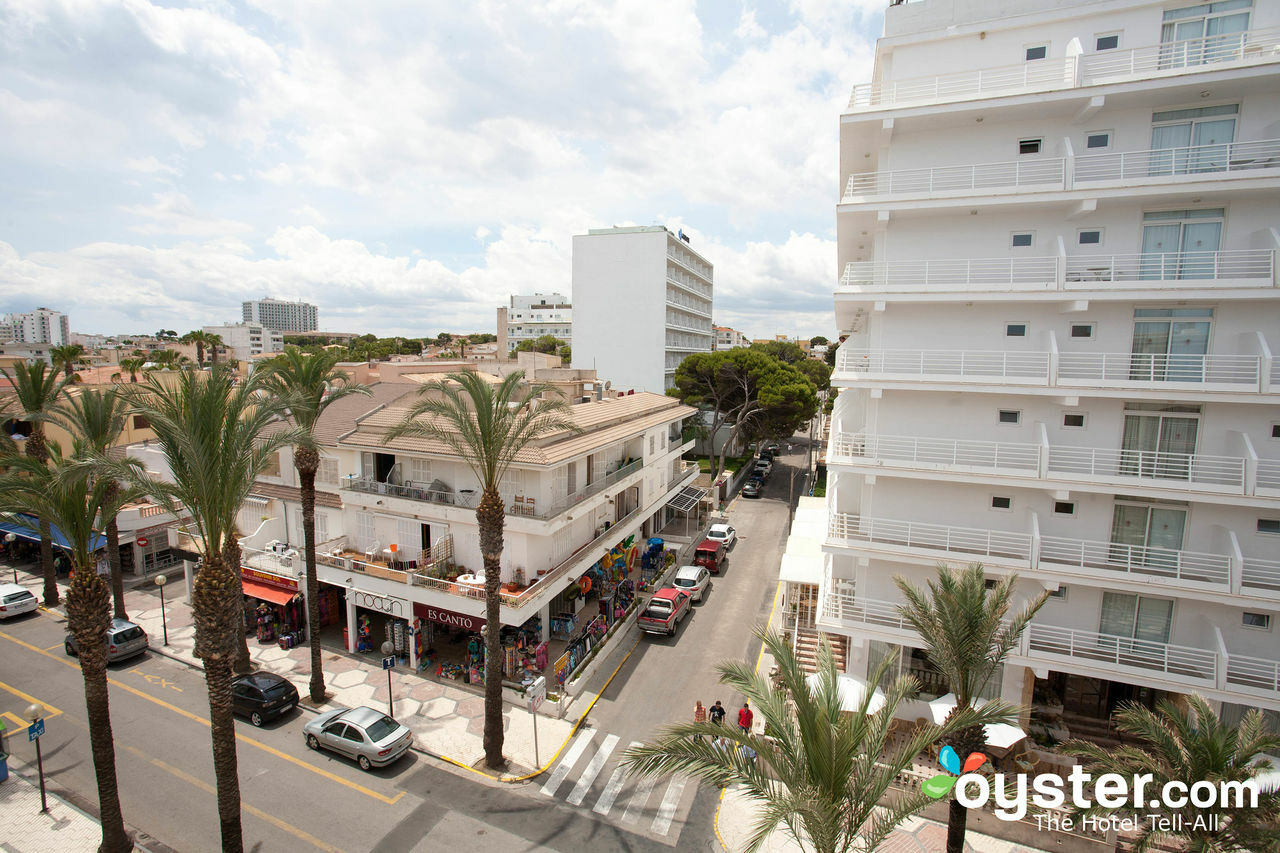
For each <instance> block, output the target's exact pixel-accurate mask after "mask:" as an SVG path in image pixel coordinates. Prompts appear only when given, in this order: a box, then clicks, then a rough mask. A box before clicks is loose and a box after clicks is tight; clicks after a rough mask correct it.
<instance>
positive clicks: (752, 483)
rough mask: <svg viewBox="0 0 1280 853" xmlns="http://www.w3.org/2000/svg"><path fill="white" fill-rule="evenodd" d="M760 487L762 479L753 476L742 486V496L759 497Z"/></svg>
mask: <svg viewBox="0 0 1280 853" xmlns="http://www.w3.org/2000/svg"><path fill="white" fill-rule="evenodd" d="M760 487H761V481H760V480H757V479H756V478H755V477H752V478H751V479H750V480H748V481H747V484H746V485H745V486H743V487H742V496H743V497H744V498H758V497H760Z"/></svg>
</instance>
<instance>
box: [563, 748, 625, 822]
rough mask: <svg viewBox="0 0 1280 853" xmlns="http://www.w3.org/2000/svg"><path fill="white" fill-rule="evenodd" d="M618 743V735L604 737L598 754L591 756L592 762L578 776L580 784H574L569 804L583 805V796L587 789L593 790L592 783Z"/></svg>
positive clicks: (568, 798) (597, 751)
mask: <svg viewBox="0 0 1280 853" xmlns="http://www.w3.org/2000/svg"><path fill="white" fill-rule="evenodd" d="M617 743H618V736H617V735H609V736H608V737H607V738H605V739H604V743H602V744H600V748H599V749H598V750H596V754H595V755H593V756H591V762H590V763H589V764H587V767H586V769H585V770H583V771H582V775H581V776H579V777H578V784H577V785H574V786H573V790H572V791H571V792H570V793H569V796H568V797H567V798H566V799H567V800H568V802H569V805H572V806H580V805H582V799H583V797H585V796H586V795H587V791H589V790H591V783H592V782H595V781H596V777H597V776H599V775H600V771H601V770H603V769H604V763H605V762H606V761H608V760H609V754H610V753H611V752H613V748H614V746H616V745H617Z"/></svg>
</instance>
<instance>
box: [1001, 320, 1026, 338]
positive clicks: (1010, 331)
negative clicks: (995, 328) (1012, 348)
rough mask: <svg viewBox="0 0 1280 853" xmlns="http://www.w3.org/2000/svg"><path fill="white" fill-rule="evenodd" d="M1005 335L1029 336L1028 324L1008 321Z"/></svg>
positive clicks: (1007, 336)
mask: <svg viewBox="0 0 1280 853" xmlns="http://www.w3.org/2000/svg"><path fill="white" fill-rule="evenodd" d="M1004 336H1005V337H1006V338H1025V337H1026V336H1027V324H1026V323H1006V324H1005V326H1004Z"/></svg>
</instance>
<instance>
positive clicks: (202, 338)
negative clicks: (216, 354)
mask: <svg viewBox="0 0 1280 853" xmlns="http://www.w3.org/2000/svg"><path fill="white" fill-rule="evenodd" d="M178 340H179V341H181V342H182V343H184V344H195V345H196V364H197V365H199V366H200V367H204V348H205V345H207V344H208V343H209V334H208V333H207V332H203V331H201V330H200V329H195V330H193V331H190V332H187V333H186V334H185V335H183V336H182V337H181V338H179V339H178Z"/></svg>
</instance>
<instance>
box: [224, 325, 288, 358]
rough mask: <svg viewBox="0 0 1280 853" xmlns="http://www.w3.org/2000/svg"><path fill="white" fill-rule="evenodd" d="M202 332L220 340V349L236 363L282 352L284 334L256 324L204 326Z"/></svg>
mask: <svg viewBox="0 0 1280 853" xmlns="http://www.w3.org/2000/svg"><path fill="white" fill-rule="evenodd" d="M204 331H205V333H206V334H211V335H217V336H218V337H220V338H222V348H223V349H225V350H227V352H229V353H230V354H231V356H232V358H235V359H236V360H237V361H248V360H249V359H250V358H251V357H253V356H255V355H262V354H263V353H265V352H284V333H283V332H281V331H279V330H278V329H269V328H267V327H266V326H263V325H260V324H258V323H228V324H226V325H224V326H205V327H204Z"/></svg>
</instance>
